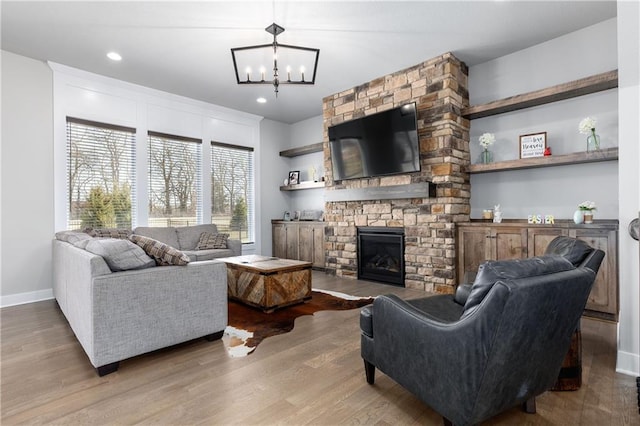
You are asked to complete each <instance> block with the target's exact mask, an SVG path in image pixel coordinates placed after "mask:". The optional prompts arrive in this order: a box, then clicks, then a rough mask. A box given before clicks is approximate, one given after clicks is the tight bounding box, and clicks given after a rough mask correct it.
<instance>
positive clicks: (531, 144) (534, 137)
mask: <svg viewBox="0 0 640 426" xmlns="http://www.w3.org/2000/svg"><path fill="white" fill-rule="evenodd" d="M546 147H547V132H541V133H532V134H530V135H521V136H520V158H533V157H542V156H544V151H545V149H546Z"/></svg>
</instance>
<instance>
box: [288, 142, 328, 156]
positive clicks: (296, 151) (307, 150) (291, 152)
mask: <svg viewBox="0 0 640 426" xmlns="http://www.w3.org/2000/svg"><path fill="white" fill-rule="evenodd" d="M314 152H322V142H318V143H314V144H311V145H305V146H301V147H299V148H291V149H285V150H284V151H280V156H281V157H288V158H291V157H297V156H299V155H306V154H313V153H314Z"/></svg>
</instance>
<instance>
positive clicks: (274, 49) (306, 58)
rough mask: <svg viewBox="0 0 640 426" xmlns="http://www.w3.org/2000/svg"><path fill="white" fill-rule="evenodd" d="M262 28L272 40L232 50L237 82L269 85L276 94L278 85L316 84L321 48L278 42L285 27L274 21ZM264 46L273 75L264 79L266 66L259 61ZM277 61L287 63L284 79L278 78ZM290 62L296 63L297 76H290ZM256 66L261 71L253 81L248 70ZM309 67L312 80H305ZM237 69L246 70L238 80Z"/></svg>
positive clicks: (262, 58) (262, 56) (264, 54)
mask: <svg viewBox="0 0 640 426" xmlns="http://www.w3.org/2000/svg"><path fill="white" fill-rule="evenodd" d="M264 30H265V31H266V32H268V33H269V34H271V35H273V42H272V43H270V44H262V45H256V46H246V47H236V48H232V49H231V56H232V58H233V67H234V70H235V73H236V81H237V83H238V84H271V85H273V88H274V91H275V94H276V97H278V91H279V87H280V85H281V84H304V85H309V84H315V78H316V71H317V68H318V57H319V55H320V49H314V48H310V47H300V46H291V45H286V44H278V40H277V36H278V35H280V34H282V33H283V32H284V27H282V26H280V25H278V24H276V23H275V22H274V23H273V24H271V25H269V26H268V27H267V28H265V29H264ZM267 49H268V50H269V52H270V53H271V55H272V57H273V78H272V79H271V80H268V79H265V72H264V71H265V67H264V65H263V63H262V61H263V60H264V59H265V58H266V57H267V56H268V55H267V54H266V50H267ZM271 55H269V56H271ZM278 62H280V63H281V64H282V63H285V64H287V78H286V80H281V79H280V74H279V72H280V70H279V68H278ZM291 64H296V65H297V66H299V67H298V69H299V72H300V77H299V79H297V78H295V77H294V79H292V77H291V75H292V71H291V70H292V68H291ZM256 69H257V70H259V72H260V78H258V79H253V80H252V79H251V73H252V71H253V70H256ZM308 69H311V70H313V71H312V74H311V79H305V71H306V70H308ZM238 70H244V71H245V72H246V74H245V75H246V79H242V80H241V78H240V73H239V72H238ZM243 76H244V75H243ZM307 76H308V73H307Z"/></svg>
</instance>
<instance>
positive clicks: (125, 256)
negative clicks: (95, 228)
mask: <svg viewBox="0 0 640 426" xmlns="http://www.w3.org/2000/svg"><path fill="white" fill-rule="evenodd" d="M86 250H87V251H88V252H91V253H93V254H97V255H98V256H102V257H103V258H104V260H105V262H107V265H109V269H111V270H112V271H113V272H117V271H128V270H131V269H144V268H150V267H152V266H155V265H156V262H155V261H154V260H153V259H152V258H151V257H149V256H147V254H146V253H145V252H144V250H142V248H140V247H138V246H137V245H136V244H134V243H132V242H131V241H129V240H122V239H116V238H98V239H95V238H94V239H93V240H92V241H90V242H89V243H88V244H87V247H86Z"/></svg>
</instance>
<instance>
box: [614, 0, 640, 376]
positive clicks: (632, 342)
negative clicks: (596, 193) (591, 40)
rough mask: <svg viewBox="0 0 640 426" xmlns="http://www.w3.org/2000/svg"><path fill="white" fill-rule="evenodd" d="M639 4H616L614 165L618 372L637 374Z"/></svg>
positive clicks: (639, 362) (639, 335) (639, 336)
mask: <svg viewBox="0 0 640 426" xmlns="http://www.w3.org/2000/svg"><path fill="white" fill-rule="evenodd" d="M638 28H640V3H638V2H629V1H623V2H621V1H619V2H618V58H619V59H618V81H619V89H618V92H619V104H618V105H619V106H618V108H619V111H620V119H619V133H620V160H619V176H620V177H619V181H620V185H619V187H618V197H619V211H620V218H619V219H620V233H619V262H620V268H619V270H620V322H619V324H618V358H617V370H618V371H619V372H623V373H627V374H631V375H640V342H639V340H640V308H639V306H640V272H639V268H640V260H638V258H639V255H638V241H635V240H634V239H632V238H631V237H630V236H629V234H628V232H627V227H628V225H629V222H630V221H631V220H633V219H634V218H636V217H638V212H639V211H640V171H639V170H638V165H639V164H640V147H639V145H640V142H639V141H640V120H638V117H640V56H639V55H638V52H640V31H639V29H638Z"/></svg>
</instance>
